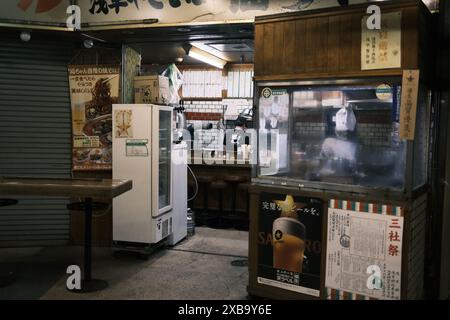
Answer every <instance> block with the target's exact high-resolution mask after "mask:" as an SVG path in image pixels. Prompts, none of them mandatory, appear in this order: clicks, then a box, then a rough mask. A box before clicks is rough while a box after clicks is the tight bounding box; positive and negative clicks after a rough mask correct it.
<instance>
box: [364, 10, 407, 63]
mask: <svg viewBox="0 0 450 320" xmlns="http://www.w3.org/2000/svg"><path fill="white" fill-rule="evenodd" d="M368 18H369V17H368V16H366V17H364V18H363V19H362V39H361V69H362V70H375V69H390V68H401V65H402V59H401V57H402V33H401V27H402V13H401V12H392V13H382V14H381V29H374V30H370V29H368V28H367V20H368Z"/></svg>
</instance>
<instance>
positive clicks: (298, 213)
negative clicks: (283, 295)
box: [257, 193, 324, 297]
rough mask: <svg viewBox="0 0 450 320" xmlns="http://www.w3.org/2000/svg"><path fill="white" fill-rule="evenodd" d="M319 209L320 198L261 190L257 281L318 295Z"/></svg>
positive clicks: (320, 204)
mask: <svg viewBox="0 0 450 320" xmlns="http://www.w3.org/2000/svg"><path fill="white" fill-rule="evenodd" d="M323 209H324V202H323V201H322V200H320V199H315V198H307V197H299V196H292V195H282V194H273V193H262V194H261V196H260V201H259V210H260V213H259V226H258V276H257V281H258V283H260V284H264V285H268V286H273V287H277V288H281V289H285V290H290V291H295V292H298V293H302V294H306V295H310V296H314V297H320V269H321V255H322V217H323Z"/></svg>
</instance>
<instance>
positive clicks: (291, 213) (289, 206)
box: [275, 195, 306, 218]
mask: <svg viewBox="0 0 450 320" xmlns="http://www.w3.org/2000/svg"><path fill="white" fill-rule="evenodd" d="M275 203H276V204H277V205H278V207H279V208H280V210H281V215H280V216H281V217H288V218H297V210H298V209H302V208H304V207H306V205H305V204H303V203H297V202H295V201H294V197H293V196H291V195H286V199H284V200H276V201H275Z"/></svg>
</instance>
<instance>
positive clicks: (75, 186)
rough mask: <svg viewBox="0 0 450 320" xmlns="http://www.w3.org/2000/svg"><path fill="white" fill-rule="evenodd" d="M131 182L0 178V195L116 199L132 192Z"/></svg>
mask: <svg viewBox="0 0 450 320" xmlns="http://www.w3.org/2000/svg"><path fill="white" fill-rule="evenodd" d="M132 187H133V184H132V181H131V180H111V179H58V178H29V177H0V195H2V196H3V195H37V196H65V197H98V198H114V197H117V196H118V195H121V194H122V193H125V192H127V191H129V190H131V189H132Z"/></svg>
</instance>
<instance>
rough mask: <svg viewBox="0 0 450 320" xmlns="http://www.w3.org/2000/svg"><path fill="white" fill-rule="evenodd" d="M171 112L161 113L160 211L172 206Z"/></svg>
mask: <svg viewBox="0 0 450 320" xmlns="http://www.w3.org/2000/svg"><path fill="white" fill-rule="evenodd" d="M171 145H172V141H171V117H170V111H162V110H161V111H160V112H159V209H162V208H164V207H167V206H169V205H170V200H171V199H170V183H171V172H170V161H171Z"/></svg>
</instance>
